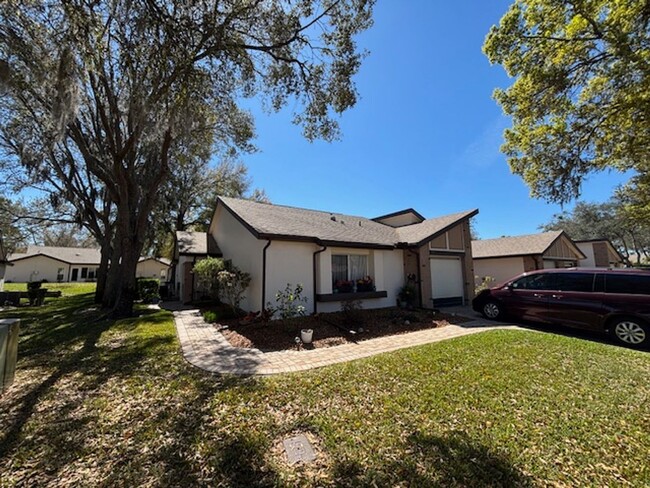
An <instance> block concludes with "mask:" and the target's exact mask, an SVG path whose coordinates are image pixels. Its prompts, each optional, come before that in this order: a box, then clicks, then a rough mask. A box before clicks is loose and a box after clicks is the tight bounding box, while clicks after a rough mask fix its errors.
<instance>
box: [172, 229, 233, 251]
mask: <svg viewBox="0 0 650 488" xmlns="http://www.w3.org/2000/svg"><path fill="white" fill-rule="evenodd" d="M176 252H177V253H178V254H191V255H202V254H205V255H209V256H221V255H222V254H221V250H220V249H219V246H217V242H216V241H215V240H214V237H212V235H211V234H208V233H207V232H192V231H183V230H179V231H176Z"/></svg>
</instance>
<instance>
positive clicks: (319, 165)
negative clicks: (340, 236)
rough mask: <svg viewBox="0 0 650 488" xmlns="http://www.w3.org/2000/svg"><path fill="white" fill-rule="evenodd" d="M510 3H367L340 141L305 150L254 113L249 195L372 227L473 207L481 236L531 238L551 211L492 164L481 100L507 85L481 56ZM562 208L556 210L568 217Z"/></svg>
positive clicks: (491, 104)
mask: <svg viewBox="0 0 650 488" xmlns="http://www.w3.org/2000/svg"><path fill="white" fill-rule="evenodd" d="M510 3H511V1H505V0H490V1H487V2H486V1H484V0H468V1H459V2H448V1H439V0H421V1H416V0H379V1H378V2H377V5H376V7H375V14H374V19H375V24H374V26H373V27H372V28H371V29H370V30H369V31H367V32H365V33H364V34H363V35H362V36H360V37H359V38H358V42H359V45H360V46H361V47H363V48H365V49H368V50H369V51H370V55H369V57H368V58H366V60H365V61H364V64H363V66H362V68H361V71H360V73H359V74H358V75H357V77H356V79H355V80H356V83H357V87H358V90H359V93H360V95H361V98H360V100H359V102H358V103H357V105H356V106H355V107H354V108H353V109H351V110H350V111H348V112H346V113H344V114H343V116H342V117H341V119H340V125H341V128H342V134H343V135H342V139H341V140H340V141H337V142H334V143H325V142H322V141H316V142H314V143H309V142H307V141H306V140H305V139H304V138H303V137H302V135H301V130H300V128H299V127H297V126H294V125H292V124H291V108H292V107H288V109H287V110H285V111H283V112H281V113H279V114H270V115H269V114H266V113H264V112H262V111H261V110H257V109H254V111H253V113H254V115H255V117H256V125H257V135H258V137H257V139H256V141H255V143H256V145H257V147H258V149H259V152H257V153H255V154H252V155H246V156H244V158H243V161H244V162H245V163H246V164H247V165H248V167H249V172H250V175H251V177H252V178H253V183H254V186H257V187H260V188H263V189H264V190H265V191H266V192H267V194H268V195H269V197H270V199H271V201H272V202H273V203H277V204H283V205H292V206H297V207H305V208H313V209H321V210H329V211H334V212H341V213H347V214H353V215H362V216H366V217H374V216H378V215H382V214H386V213H390V212H394V211H397V210H401V209H404V208H408V207H413V208H415V209H416V210H417V211H419V212H420V213H421V214H423V215H424V216H425V217H435V216H439V215H444V214H447V213H454V212H459V211H462V210H467V209H471V208H479V210H480V213H479V215H478V217H477V218H476V228H477V230H478V234H479V236H480V237H481V238H491V237H499V236H502V235H517V234H526V233H534V232H537V231H538V227H539V225H540V224H543V223H545V222H547V221H548V220H549V219H550V218H551V216H552V215H553V214H554V213H557V212H559V211H560V210H561V208H560V207H559V206H557V205H551V204H547V203H545V202H544V201H541V200H533V199H531V198H530V197H529V194H528V188H527V187H526V185H525V184H524V183H523V181H522V180H521V178H520V177H519V176H516V175H513V174H511V173H510V169H509V167H508V164H507V163H506V161H505V158H504V157H503V156H502V155H501V154H500V152H499V147H500V145H501V144H502V132H503V129H504V128H505V127H508V126H509V125H510V122H509V120H508V119H507V118H506V117H504V116H503V115H502V111H501V108H500V107H499V106H498V105H497V104H496V102H495V101H494V100H493V99H492V91H493V90H494V88H495V87H497V86H501V87H505V86H508V85H509V84H510V80H509V79H508V77H507V76H506V74H505V73H504V71H503V69H502V68H501V67H500V66H490V64H489V63H488V61H487V58H486V57H485V56H484V54H483V53H482V51H481V46H482V44H483V40H484V38H485V35H486V34H487V32H488V30H489V28H490V26H491V25H493V24H495V23H497V22H498V20H499V19H500V18H501V16H502V15H503V14H504V13H505V11H506V10H507V8H508V6H509V4H510ZM625 180H626V178H625V177H624V175H621V174H619V173H615V172H608V173H601V174H597V175H594V176H592V177H591V178H589V179H588V180H587V181H586V182H585V184H584V185H583V196H582V199H584V200H587V201H604V200H606V199H607V198H609V196H610V195H611V193H612V190H613V189H614V187H615V186H616V185H618V184H620V183H622V182H624V181H625ZM571 207H572V205H569V206H568V207H567V208H571Z"/></svg>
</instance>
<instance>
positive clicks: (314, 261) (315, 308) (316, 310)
mask: <svg viewBox="0 0 650 488" xmlns="http://www.w3.org/2000/svg"><path fill="white" fill-rule="evenodd" d="M321 245H322V244H321ZM322 246H323V249H321V250H319V251H314V255H313V258H312V265H313V275H314V313H317V312H318V301H317V300H316V295H317V293H316V255H317V254H320V253H322V252H323V251H324V250H325V249H327V246H325V245H322Z"/></svg>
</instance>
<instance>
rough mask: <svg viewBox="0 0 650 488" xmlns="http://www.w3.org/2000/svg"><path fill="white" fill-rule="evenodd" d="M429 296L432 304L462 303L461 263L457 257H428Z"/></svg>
mask: <svg viewBox="0 0 650 488" xmlns="http://www.w3.org/2000/svg"><path fill="white" fill-rule="evenodd" d="M430 269H431V291H432V293H431V296H432V298H433V303H434V305H447V304H448V305H452V304H462V303H463V295H464V292H463V288H464V287H463V264H462V260H461V259H460V258H458V257H435V258H431V259H430Z"/></svg>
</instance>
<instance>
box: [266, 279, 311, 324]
mask: <svg viewBox="0 0 650 488" xmlns="http://www.w3.org/2000/svg"><path fill="white" fill-rule="evenodd" d="M302 292H303V287H302V283H298V284H297V285H296V286H295V287H293V286H292V285H291V283H287V286H286V287H285V289H284V290H278V291H277V293H276V294H275V303H276V306H275V307H273V306H272V304H270V303H269V304H268V305H267V309H268V310H274V311H275V312H277V313H278V314H279V315H280V318H281V319H282V320H283V321H286V320H287V319H290V318H292V317H302V316H304V315H305V306H304V305H303V304H305V303H307V297H303V296H302Z"/></svg>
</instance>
